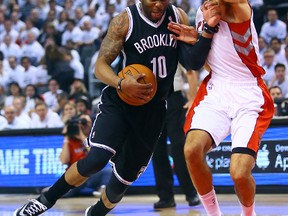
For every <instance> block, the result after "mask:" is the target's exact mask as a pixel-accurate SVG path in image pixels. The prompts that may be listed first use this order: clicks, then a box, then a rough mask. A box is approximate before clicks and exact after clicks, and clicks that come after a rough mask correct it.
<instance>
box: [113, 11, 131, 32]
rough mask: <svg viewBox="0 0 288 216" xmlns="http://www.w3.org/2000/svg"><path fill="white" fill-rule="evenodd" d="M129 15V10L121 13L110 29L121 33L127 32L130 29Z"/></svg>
mask: <svg viewBox="0 0 288 216" xmlns="http://www.w3.org/2000/svg"><path fill="white" fill-rule="evenodd" d="M129 22H130V21H129V15H128V12H127V10H123V11H122V12H121V13H119V14H117V15H116V16H115V17H113V19H112V20H111V22H110V24H109V27H110V29H112V30H113V29H114V30H116V32H117V31H118V30H121V31H119V33H120V32H127V31H128V28H129Z"/></svg>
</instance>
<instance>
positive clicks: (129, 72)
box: [117, 64, 157, 106]
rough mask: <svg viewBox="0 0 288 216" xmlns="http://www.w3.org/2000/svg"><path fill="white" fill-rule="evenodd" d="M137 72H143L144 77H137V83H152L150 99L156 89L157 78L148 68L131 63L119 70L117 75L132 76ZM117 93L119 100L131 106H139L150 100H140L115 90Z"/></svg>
mask: <svg viewBox="0 0 288 216" xmlns="http://www.w3.org/2000/svg"><path fill="white" fill-rule="evenodd" d="M137 74H145V77H142V78H140V79H138V82H139V83H143V84H145V83H152V86H153V91H152V92H151V93H150V96H151V99H150V100H152V98H153V97H154V95H155V94H156V91H157V80H156V77H155V76H154V74H153V72H152V71H151V70H150V68H148V67H146V66H145V65H141V64H131V65H128V66H126V67H125V68H123V70H121V71H120V72H119V73H118V77H120V78H123V79H125V78H127V77H128V76H134V75H137ZM117 93H118V95H119V97H120V98H121V100H123V101H124V102H125V103H127V104H129V105H132V106H141V105H143V104H146V103H148V102H149V101H150V100H149V101H143V100H140V99H139V98H134V97H129V96H128V95H126V94H125V93H123V92H122V91H121V90H117Z"/></svg>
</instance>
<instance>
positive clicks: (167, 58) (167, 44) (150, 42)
mask: <svg viewBox="0 0 288 216" xmlns="http://www.w3.org/2000/svg"><path fill="white" fill-rule="evenodd" d="M140 7H141V6H140V3H139V4H135V5H132V6H129V7H127V8H126V10H127V13H128V16H129V31H128V34H127V36H126V41H125V43H124V47H123V50H122V54H123V68H124V67H125V66H127V65H130V64H143V65H146V66H148V67H149V68H150V69H151V70H152V71H153V73H154V75H155V76H156V78H157V82H158V88H157V92H156V95H155V98H154V99H155V100H164V99H166V97H167V96H168V93H169V91H170V90H171V88H172V85H173V77H174V74H175V72H176V69H177V64H178V48H177V41H176V40H174V39H173V38H172V37H171V34H172V33H171V32H170V31H169V30H168V29H167V26H168V23H169V22H170V21H174V22H179V18H178V14H177V11H176V10H177V9H176V7H175V6H173V5H169V6H168V8H167V10H166V12H165V14H164V15H163V17H162V18H161V20H159V21H158V22H157V23H154V22H152V21H151V20H149V19H148V18H146V17H145V16H144V15H143V14H142V12H141V8H140Z"/></svg>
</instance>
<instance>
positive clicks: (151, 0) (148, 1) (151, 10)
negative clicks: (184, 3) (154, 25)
mask: <svg viewBox="0 0 288 216" xmlns="http://www.w3.org/2000/svg"><path fill="white" fill-rule="evenodd" d="M141 5H142V11H143V14H144V15H145V16H146V17H147V18H148V19H149V20H151V21H153V22H158V21H159V20H160V19H161V18H162V16H163V14H164V13H165V11H166V9H167V7H168V5H169V0H158V1H156V0H142V1H141Z"/></svg>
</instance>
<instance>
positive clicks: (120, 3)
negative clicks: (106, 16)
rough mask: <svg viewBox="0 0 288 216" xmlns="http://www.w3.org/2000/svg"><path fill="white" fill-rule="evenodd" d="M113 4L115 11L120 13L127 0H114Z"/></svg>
mask: <svg viewBox="0 0 288 216" xmlns="http://www.w3.org/2000/svg"><path fill="white" fill-rule="evenodd" d="M114 5H115V11H116V12H117V13H120V12H122V11H123V10H124V9H125V8H126V7H127V1H122V0H116V1H115V3H114Z"/></svg>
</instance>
